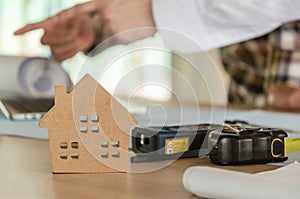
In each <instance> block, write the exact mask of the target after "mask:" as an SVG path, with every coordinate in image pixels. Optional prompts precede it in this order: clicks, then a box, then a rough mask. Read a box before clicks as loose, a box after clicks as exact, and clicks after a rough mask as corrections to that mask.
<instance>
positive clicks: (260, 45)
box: [221, 21, 300, 107]
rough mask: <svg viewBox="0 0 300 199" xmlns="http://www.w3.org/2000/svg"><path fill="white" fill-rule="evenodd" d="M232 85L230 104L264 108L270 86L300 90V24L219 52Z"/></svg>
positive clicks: (282, 28)
mask: <svg viewBox="0 0 300 199" xmlns="http://www.w3.org/2000/svg"><path fill="white" fill-rule="evenodd" d="M221 57H222V60H223V64H224V67H225V69H226V70H227V72H228V73H229V75H230V76H231V83H230V88H229V99H228V101H229V103H233V104H244V105H251V106H256V107H264V106H266V102H267V100H266V99H267V90H268V87H269V85H270V84H272V83H284V84H289V85H294V86H300V21H297V22H293V23H287V24H284V25H282V26H281V27H280V28H278V29H276V30H275V31H273V32H271V33H269V34H267V35H264V36H262V37H259V38H256V39H253V40H249V41H246V42H241V43H238V44H235V45H231V46H227V47H224V48H221Z"/></svg>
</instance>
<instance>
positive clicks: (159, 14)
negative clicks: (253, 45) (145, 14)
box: [152, 0, 300, 53]
mask: <svg viewBox="0 0 300 199" xmlns="http://www.w3.org/2000/svg"><path fill="white" fill-rule="evenodd" d="M299 9H300V1H297V0H284V1H282V0H264V1H261V0H247V1H241V0H176V1H175V0H164V1H162V0H152V10H153V16H154V19H155V24H156V26H157V29H158V31H159V32H161V35H162V37H163V39H164V41H165V42H166V44H167V46H169V47H170V48H172V49H174V50H177V51H180V52H183V53H191V52H199V51H204V50H210V49H213V48H218V47H223V46H227V45H230V44H233V43H237V42H241V41H246V40H249V39H252V38H255V37H258V36H261V35H264V34H266V33H268V32H270V31H272V30H274V29H275V28H277V27H278V26H280V25H281V24H283V23H285V22H289V21H293V20H296V19H300V12H299ZM160 29H169V30H174V31H176V32H178V33H180V34H182V35H184V36H185V37H188V38H190V39H191V40H193V41H195V42H196V43H198V45H185V43H180V42H176V41H174V40H172V37H170V36H169V35H168V32H164V31H160Z"/></svg>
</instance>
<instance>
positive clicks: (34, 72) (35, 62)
mask: <svg viewBox="0 0 300 199" xmlns="http://www.w3.org/2000/svg"><path fill="white" fill-rule="evenodd" d="M55 84H66V85H67V88H68V89H70V88H71V87H72V82H71V80H70V78H69V76H68V75H67V73H66V72H65V71H64V70H63V68H62V67H61V66H60V64H59V63H57V62H55V61H54V60H51V59H48V58H45V57H18V56H3V55H0V99H11V98H13V99H15V98H17V97H26V98H32V97H34V98H49V97H53V96H54V85H55Z"/></svg>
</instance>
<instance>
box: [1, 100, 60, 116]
mask: <svg viewBox="0 0 300 199" xmlns="http://www.w3.org/2000/svg"><path fill="white" fill-rule="evenodd" d="M53 106H54V99H53V98H47V99H6V100H0V109H1V111H2V113H3V114H4V115H5V117H7V118H9V119H12V120H39V119H41V118H42V117H43V116H44V115H45V114H46V113H47V112H48V111H49V110H50V109H51V108H52V107H53Z"/></svg>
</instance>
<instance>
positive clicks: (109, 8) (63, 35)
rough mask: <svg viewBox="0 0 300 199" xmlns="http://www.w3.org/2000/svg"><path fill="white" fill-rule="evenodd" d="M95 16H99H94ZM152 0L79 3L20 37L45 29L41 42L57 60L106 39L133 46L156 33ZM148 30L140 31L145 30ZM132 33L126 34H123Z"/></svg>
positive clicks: (30, 25) (28, 26) (22, 31)
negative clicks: (94, 14) (112, 38)
mask: <svg viewBox="0 0 300 199" xmlns="http://www.w3.org/2000/svg"><path fill="white" fill-rule="evenodd" d="M91 13H96V17H95V16H94V17H91ZM154 26H155V25H154V21H153V17H152V13H151V0H130V1H128V0H126V1H124V0H113V1H112V0H94V1H90V2H87V3H83V4H78V5H76V6H74V7H71V8H69V9H67V10H64V11H62V12H60V13H58V14H57V15H55V16H53V17H50V18H48V19H46V20H43V21H41V22H37V23H33V24H28V25H26V26H25V27H23V28H21V29H19V30H17V31H16V32H15V34H16V35H21V34H24V33H26V32H29V31H32V30H35V29H44V34H43V36H42V38H41V43H42V44H44V45H49V46H50V48H51V51H52V54H53V56H54V57H55V58H56V59H57V60H58V61H63V60H65V59H67V58H70V57H72V56H73V55H75V54H76V53H77V52H79V51H88V50H89V49H91V47H93V46H95V45H97V44H98V43H99V42H101V41H102V40H103V39H105V38H107V37H110V36H112V35H116V36H115V38H116V39H117V40H118V41H117V42H116V43H122V44H125V43H130V42H133V41H136V40H139V39H143V38H145V37H148V36H151V35H153V34H154V33H155V28H153V27H154ZM145 27H151V28H149V29H145V30H146V31H139V30H140V29H142V28H145ZM132 29H137V30H138V31H130V32H129V33H126V34H119V33H121V32H124V31H127V30H132Z"/></svg>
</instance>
